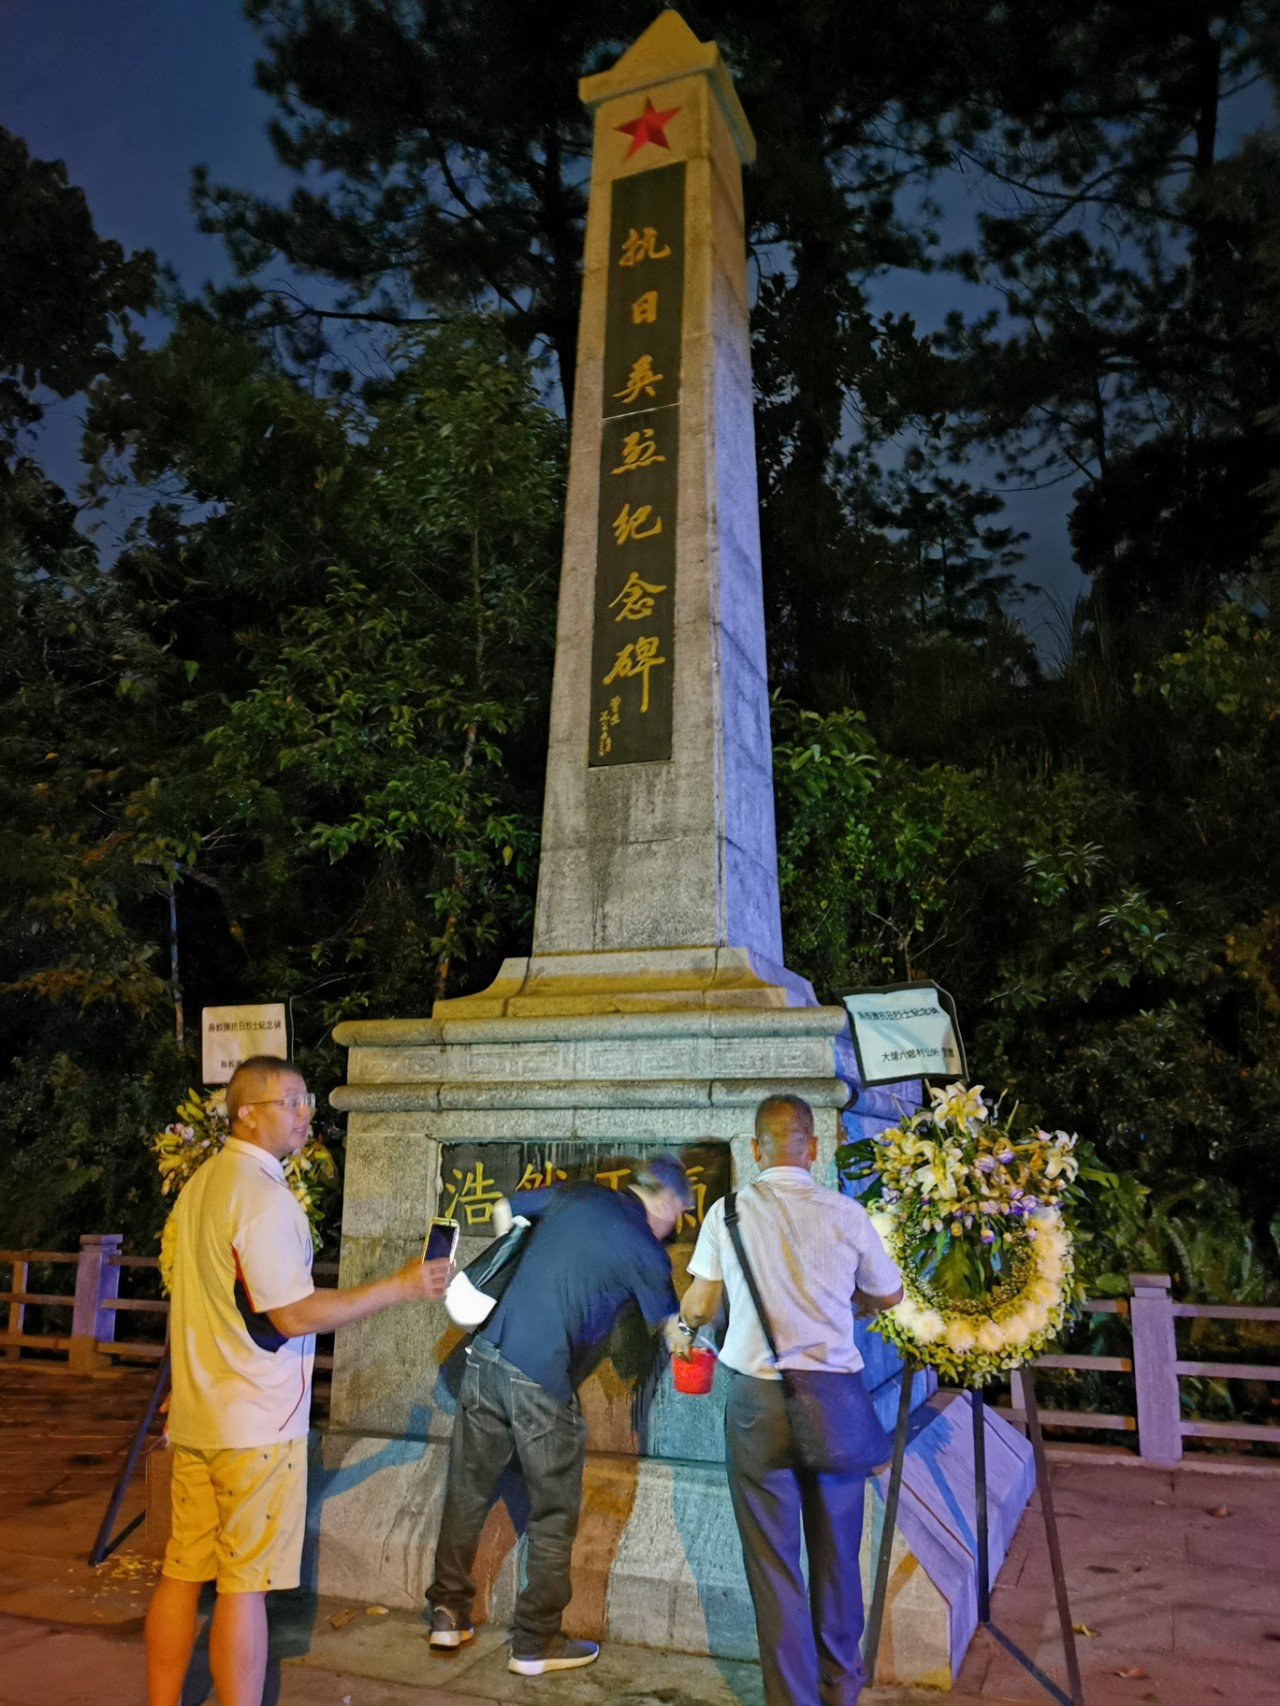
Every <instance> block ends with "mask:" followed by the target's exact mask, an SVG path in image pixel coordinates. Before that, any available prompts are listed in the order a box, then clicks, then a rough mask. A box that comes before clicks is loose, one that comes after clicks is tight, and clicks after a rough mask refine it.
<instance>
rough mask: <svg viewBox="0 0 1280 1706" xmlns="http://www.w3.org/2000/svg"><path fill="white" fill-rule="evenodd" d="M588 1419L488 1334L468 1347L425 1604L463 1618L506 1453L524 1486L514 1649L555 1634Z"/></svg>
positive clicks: (565, 1598)
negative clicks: (525, 1520) (525, 1516)
mask: <svg viewBox="0 0 1280 1706" xmlns="http://www.w3.org/2000/svg"><path fill="white" fill-rule="evenodd" d="M586 1449H587V1424H586V1422H585V1421H584V1420H583V1419H582V1412H581V1411H580V1410H579V1408H578V1405H577V1402H576V1400H575V1402H574V1403H573V1405H572V1406H570V1405H568V1404H562V1403H561V1402H560V1400H559V1399H558V1398H556V1397H554V1396H553V1394H552V1393H550V1392H548V1391H546V1390H545V1389H544V1388H543V1387H541V1386H539V1385H538V1383H537V1381H535V1380H530V1379H529V1377H528V1375H527V1374H522V1373H521V1372H520V1370H519V1369H518V1368H515V1367H513V1366H512V1364H511V1363H509V1362H507V1361H506V1360H505V1358H503V1357H501V1356H499V1354H498V1352H497V1350H496V1349H495V1347H494V1346H493V1345H491V1344H490V1343H489V1342H488V1341H487V1340H486V1339H474V1340H473V1341H472V1342H471V1344H470V1345H468V1346H467V1367H466V1371H465V1373H464V1374H463V1376H462V1391H461V1394H460V1396H459V1399H458V1409H457V1413H456V1415H455V1416H454V1422H453V1443H452V1445H451V1446H450V1448H449V1479H448V1484H447V1486H446V1488H445V1496H444V1511H443V1514H442V1516H441V1519H440V1538H439V1540H438V1541H437V1543H436V1560H435V1578H434V1580H433V1581H432V1583H431V1586H430V1587H429V1588H428V1589H427V1600H428V1602H429V1604H431V1605H432V1606H439V1607H443V1608H444V1609H445V1610H446V1611H449V1612H452V1613H453V1615H454V1617H455V1618H456V1619H457V1621H458V1622H460V1623H469V1622H470V1621H471V1602H472V1600H473V1598H474V1596H475V1582H474V1580H473V1579H472V1574H471V1571H472V1567H473V1566H474V1563H475V1556H476V1548H477V1546H478V1545H479V1542H480V1531H481V1529H482V1528H483V1527H484V1523H485V1518H486V1517H487V1516H488V1514H489V1502H490V1500H491V1498H492V1497H493V1491H494V1488H495V1487H496V1486H497V1484H498V1479H499V1477H500V1476H501V1474H502V1472H503V1470H504V1469H505V1468H506V1467H507V1465H508V1463H510V1462H511V1459H512V1458H513V1457H514V1458H515V1459H516V1461H517V1463H518V1464H519V1466H520V1473H521V1475H522V1476H523V1477H524V1484H525V1490H526V1491H527V1492H528V1495H529V1526H528V1529H527V1538H528V1551H527V1554H526V1557H525V1585H524V1586H523V1587H522V1588H521V1590H520V1593H519V1596H518V1598H517V1599H516V1611H515V1619H514V1622H513V1625H512V1629H513V1642H514V1645H515V1647H516V1649H517V1650H518V1651H523V1650H525V1649H526V1648H528V1649H529V1650H533V1649H534V1648H536V1647H538V1646H541V1645H542V1644H544V1643H545V1642H547V1641H549V1640H551V1639H552V1638H553V1637H554V1636H556V1635H558V1634H559V1633H560V1614H561V1613H562V1612H563V1610H564V1608H565V1606H566V1605H568V1603H569V1598H570V1594H571V1591H572V1589H571V1583H570V1580H569V1559H570V1556H571V1554H572V1552H573V1540H574V1536H575V1534H576V1533H577V1531H578V1513H579V1510H580V1508H581V1505H582V1465H583V1459H584V1457H585V1455H586Z"/></svg>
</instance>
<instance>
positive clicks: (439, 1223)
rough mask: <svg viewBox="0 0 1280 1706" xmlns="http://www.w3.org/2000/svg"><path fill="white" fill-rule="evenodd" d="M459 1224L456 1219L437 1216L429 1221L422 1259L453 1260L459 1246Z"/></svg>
mask: <svg viewBox="0 0 1280 1706" xmlns="http://www.w3.org/2000/svg"><path fill="white" fill-rule="evenodd" d="M459 1230H460V1228H459V1226H458V1223H457V1221H456V1220H446V1219H444V1218H443V1217H442V1216H439V1215H438V1216H437V1217H436V1218H435V1219H434V1220H431V1221H428V1223H427V1235H426V1237H425V1238H424V1239H423V1240H422V1260H423V1261H424V1262H441V1261H449V1262H451V1261H452V1260H453V1253H454V1251H455V1250H456V1249H457V1248H458V1233H459Z"/></svg>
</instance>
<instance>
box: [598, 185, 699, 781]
mask: <svg viewBox="0 0 1280 1706" xmlns="http://www.w3.org/2000/svg"><path fill="white" fill-rule="evenodd" d="M684 180H685V168H684V162H683V161H679V162H677V163H676V164H675V165H671V166H662V167H659V168H658V169H657V170H656V171H652V172H641V173H638V174H637V175H636V176H634V177H630V178H621V179H619V180H618V181H617V182H616V183H615V184H614V185H613V200H612V208H611V218H610V238H609V242H610V249H609V282H608V287H607V292H606V302H605V353H604V384H603V390H602V396H601V414H602V417H603V422H604V427H603V433H602V436H601V446H600V476H599V524H598V534H597V545H596V583H595V612H594V617H595V620H594V630H593V645H592V670H591V676H592V679H591V698H590V717H591V722H590V726H589V729H588V731H587V736H588V738H587V762H588V764H590V765H592V766H598V765H608V764H645V763H654V762H662V761H664V760H668V759H670V757H671V736H672V707H673V695H672V683H673V681H674V676H675V620H674V617H675V577H676V502H677V492H678V481H677V472H678V469H679V450H680V436H679V435H680V339H681V323H682V317H683V310H684Z"/></svg>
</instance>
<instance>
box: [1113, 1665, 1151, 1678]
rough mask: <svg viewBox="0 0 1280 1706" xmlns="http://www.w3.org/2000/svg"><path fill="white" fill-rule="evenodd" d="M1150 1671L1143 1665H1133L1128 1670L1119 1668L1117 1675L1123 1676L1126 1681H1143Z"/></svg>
mask: <svg viewBox="0 0 1280 1706" xmlns="http://www.w3.org/2000/svg"><path fill="white" fill-rule="evenodd" d="M1147 1674H1148V1673H1147V1672H1146V1671H1145V1670H1143V1668H1142V1666H1141V1665H1131V1666H1130V1667H1129V1669H1128V1670H1118V1671H1117V1672H1116V1675H1117V1676H1122V1677H1123V1678H1124V1679H1125V1681H1126V1682H1141V1681H1142V1680H1143V1679H1144V1677H1146V1675H1147Z"/></svg>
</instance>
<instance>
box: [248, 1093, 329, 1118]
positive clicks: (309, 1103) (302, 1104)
mask: <svg viewBox="0 0 1280 1706" xmlns="http://www.w3.org/2000/svg"><path fill="white" fill-rule="evenodd" d="M240 1106H241V1107H242V1108H289V1109H291V1110H292V1111H293V1112H294V1113H299V1112H300V1111H301V1110H302V1109H303V1108H305V1109H306V1110H307V1112H308V1113H309V1114H314V1113H315V1111H316V1098H315V1092H314V1090H313V1091H311V1092H310V1093H309V1094H308V1095H306V1096H272V1097H271V1098H270V1099H269V1100H267V1101H264V1102H241V1104H240Z"/></svg>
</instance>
